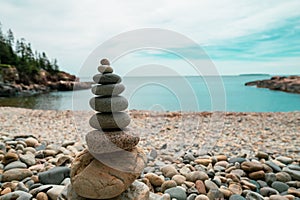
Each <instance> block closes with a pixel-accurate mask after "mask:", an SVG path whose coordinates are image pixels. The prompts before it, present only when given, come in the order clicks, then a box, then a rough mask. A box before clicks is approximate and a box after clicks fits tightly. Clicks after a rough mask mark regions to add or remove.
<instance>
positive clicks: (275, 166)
mask: <svg viewBox="0 0 300 200" xmlns="http://www.w3.org/2000/svg"><path fill="white" fill-rule="evenodd" d="M266 164H267V165H269V167H271V168H272V169H273V171H274V172H280V171H281V168H280V167H279V166H278V165H276V164H275V163H274V162H272V161H271V160H268V161H266Z"/></svg>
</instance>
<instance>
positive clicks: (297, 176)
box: [282, 167, 300, 181]
mask: <svg viewBox="0 0 300 200" xmlns="http://www.w3.org/2000/svg"><path fill="white" fill-rule="evenodd" d="M282 171H284V172H287V173H288V174H290V176H291V177H292V178H293V179H294V180H297V181H300V171H298V170H292V169H290V168H288V167H284V168H283V170H282Z"/></svg>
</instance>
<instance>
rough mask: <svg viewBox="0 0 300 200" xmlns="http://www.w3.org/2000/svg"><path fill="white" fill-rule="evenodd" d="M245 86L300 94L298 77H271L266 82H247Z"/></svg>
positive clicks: (299, 77) (299, 79)
mask: <svg viewBox="0 0 300 200" xmlns="http://www.w3.org/2000/svg"><path fill="white" fill-rule="evenodd" d="M245 85H246V86H256V87H258V88H269V89H270V90H280V91H284V92H290V93H298V94H300V76H288V77H285V76H273V77H272V78H271V79H267V80H258V81H251V82H247V83H245Z"/></svg>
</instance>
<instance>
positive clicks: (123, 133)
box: [71, 59, 146, 199]
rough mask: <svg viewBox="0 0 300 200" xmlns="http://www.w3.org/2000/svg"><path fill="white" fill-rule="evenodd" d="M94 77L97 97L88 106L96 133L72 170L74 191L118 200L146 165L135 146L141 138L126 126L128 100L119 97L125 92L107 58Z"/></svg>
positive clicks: (88, 138) (88, 135)
mask: <svg viewBox="0 0 300 200" xmlns="http://www.w3.org/2000/svg"><path fill="white" fill-rule="evenodd" d="M100 64H101V65H100V66H99V67H98V71H99V72H100V74H96V75H95V76H94V77H93V80H94V82H95V83H96V85H95V86H94V87H93V88H92V92H93V94H95V95H96V96H95V97H93V98H92V99H91V100H90V106H91V107H92V108H93V109H94V110H95V111H96V113H95V114H94V115H93V116H92V117H91V119H90V126H91V127H92V128H94V129H96V130H93V131H91V132H89V133H88V134H87V135H86V142H87V146H88V149H86V150H84V151H83V152H81V153H80V154H79V155H78V156H77V157H76V159H75V160H74V162H73V164H72V168H71V182H72V188H73V189H74V191H75V192H76V193H77V194H78V195H79V196H81V197H84V198H89V199H111V198H114V199H118V196H120V195H121V194H122V193H123V192H124V191H125V190H126V189H127V188H129V186H130V185H131V184H132V183H133V181H134V180H135V179H136V178H138V176H139V175H140V174H141V172H142V170H143V169H144V167H145V164H146V156H145V154H144V152H143V150H142V149H141V148H139V147H137V146H136V145H137V144H138V142H139V140H140V138H139V137H138V136H136V135H135V134H133V133H134V131H133V130H131V129H129V128H128V127H127V126H128V125H129V124H130V117H129V115H128V114H127V113H126V112H124V110H126V109H127V107H128V101H127V99H126V98H125V97H123V96H120V94H121V93H122V92H123V91H124V90H125V87H124V85H123V84H121V81H122V79H121V77H120V76H118V75H116V74H113V68H112V67H111V66H110V63H109V61H108V60H107V59H102V60H101V61H100Z"/></svg>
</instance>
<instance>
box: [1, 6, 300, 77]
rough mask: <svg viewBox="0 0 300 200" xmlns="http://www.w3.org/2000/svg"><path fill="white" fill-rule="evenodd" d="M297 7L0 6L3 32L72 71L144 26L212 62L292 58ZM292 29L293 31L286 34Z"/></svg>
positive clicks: (294, 48)
mask: <svg viewBox="0 0 300 200" xmlns="http://www.w3.org/2000/svg"><path fill="white" fill-rule="evenodd" d="M299 7H300V1H298V0H291V1H280V0H266V1H261V0H253V1H235V0H221V1H209V0H201V1H199V0H191V1H188V2H184V1H174V0H161V1H153V0H152V1H150V0H144V1H138V0H128V1H117V0H111V1H104V0H86V1H71V0H64V1H60V0H53V1H39V0H27V1H17V0H11V1H5V0H0V12H1V22H2V24H3V26H4V28H6V29H7V28H12V29H13V31H14V33H15V34H16V36H17V37H18V38H20V37H24V38H26V39H27V40H28V41H30V42H31V43H32V45H33V47H34V48H35V49H37V50H39V51H46V52H47V53H48V55H49V57H55V58H58V60H59V64H60V65H61V67H62V68H63V69H64V70H67V71H70V72H73V73H77V72H78V71H79V69H80V67H82V64H83V63H84V60H85V59H86V58H87V57H88V55H89V54H90V53H91V52H92V50H94V49H95V48H96V47H97V46H98V45H99V44H101V43H103V42H104V41H106V40H107V39H110V38H111V37H113V36H115V35H117V34H119V33H123V32H126V31H130V30H133V29H137V28H145V27H157V28H164V29H170V30H174V31H176V32H179V33H182V34H184V35H186V36H187V37H190V38H191V39H193V40H195V41H196V42H197V43H199V44H201V45H203V46H204V47H205V49H206V51H207V52H208V54H209V56H210V57H212V58H213V59H217V60H218V59H219V61H222V59H223V60H226V61H227V62H229V60H230V59H232V60H233V61H243V62H244V63H245V62H248V61H249V60H250V59H253V58H255V59H256V58H258V59H259V60H260V61H261V62H267V61H268V62H269V61H272V60H270V59H267V58H275V57H276V58H279V57H284V58H286V57H293V56H294V57H295V56H299V50H297V47H296V44H298V42H299V36H297V35H299V25H297V23H298V24H299V21H298V20H297V19H298V17H300V14H299ZM291 20H296V21H291ZM297 26H298V27H297ZM291 27H292V28H293V29H292V30H293V31H294V33H292V32H286V31H287V30H289V28H291ZM289 34H290V35H289ZM146 39H147V38H145V40H146ZM293 41H296V42H293ZM181 47H182V48H187V50H188V47H186V46H184V45H183V46H181ZM99 56H102V55H99ZM160 56H161V55H160ZM220 59H221V60H220ZM247 60H248V61H247ZM245 64H246V63H245ZM229 68H230V66H229ZM255 69H256V68H253V70H255ZM234 70H237V69H235V68H234V69H232V71H234ZM241 70H242V69H241ZM229 71H230V69H229Z"/></svg>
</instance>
